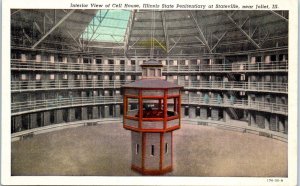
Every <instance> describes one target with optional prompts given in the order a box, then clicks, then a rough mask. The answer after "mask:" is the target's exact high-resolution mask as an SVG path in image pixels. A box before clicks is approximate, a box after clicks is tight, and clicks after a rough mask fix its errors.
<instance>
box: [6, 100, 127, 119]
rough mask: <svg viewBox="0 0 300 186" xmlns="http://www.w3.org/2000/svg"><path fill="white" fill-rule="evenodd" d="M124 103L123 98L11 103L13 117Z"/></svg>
mask: <svg viewBox="0 0 300 186" xmlns="http://www.w3.org/2000/svg"><path fill="white" fill-rule="evenodd" d="M117 103H122V97H121V96H93V97H69V98H57V99H45V100H35V101H23V102H14V103H11V112H12V115H15V114H23V113H30V112H37V111H42V110H50V109H58V108H68V107H76V106H86V105H100V104H106V105H107V104H117Z"/></svg>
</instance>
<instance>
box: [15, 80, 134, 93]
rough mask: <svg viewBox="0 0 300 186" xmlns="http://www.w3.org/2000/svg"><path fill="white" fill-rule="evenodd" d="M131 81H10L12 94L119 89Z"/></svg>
mask: <svg viewBox="0 0 300 186" xmlns="http://www.w3.org/2000/svg"><path fill="white" fill-rule="evenodd" d="M130 82H132V80H35V81H11V90H12V92H23V91H37V90H55V89H59V90H60V89H86V88H120V87H121V85H124V84H127V83H130Z"/></svg>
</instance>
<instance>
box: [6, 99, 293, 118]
mask: <svg viewBox="0 0 300 186" xmlns="http://www.w3.org/2000/svg"><path fill="white" fill-rule="evenodd" d="M122 103H123V99H122V96H93V97H74V98H72V97H70V98H61V99H47V100H35V101H24V102H14V103H12V104H11V112H12V115H19V114H25V113H30V112H38V111H43V110H50V109H60V108H68V107H76V106H87V105H101V104H103V105H107V104H122ZM182 104H188V105H207V106H216V107H231V108H239V109H250V110H257V111H264V112H270V113H277V114H283V115H287V114H288V106H287V105H285V104H277V103H268V102H260V101H251V102H248V100H230V99H223V98H219V99H218V98H204V97H196V96H190V97H188V96H182Z"/></svg>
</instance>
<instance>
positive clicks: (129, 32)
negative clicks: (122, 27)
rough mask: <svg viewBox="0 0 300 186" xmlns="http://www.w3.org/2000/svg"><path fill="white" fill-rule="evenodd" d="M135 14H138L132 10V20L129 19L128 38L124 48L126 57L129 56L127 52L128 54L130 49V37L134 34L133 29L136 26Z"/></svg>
mask: <svg viewBox="0 0 300 186" xmlns="http://www.w3.org/2000/svg"><path fill="white" fill-rule="evenodd" d="M135 14H136V10H132V11H131V15H130V18H129V21H128V26H127V32H126V38H125V47H124V49H125V50H124V54H125V56H126V55H127V52H128V49H129V41H130V37H131V33H132V28H133V24H134V19H135Z"/></svg>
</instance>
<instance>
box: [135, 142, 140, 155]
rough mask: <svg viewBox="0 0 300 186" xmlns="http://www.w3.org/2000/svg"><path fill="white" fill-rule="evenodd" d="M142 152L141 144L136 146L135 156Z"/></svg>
mask: <svg viewBox="0 0 300 186" xmlns="http://www.w3.org/2000/svg"><path fill="white" fill-rule="evenodd" d="M139 151H140V144H135V154H138V153H139Z"/></svg>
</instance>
